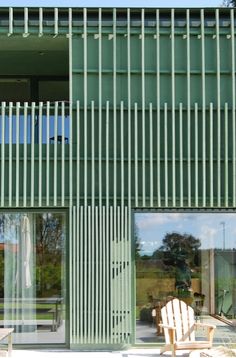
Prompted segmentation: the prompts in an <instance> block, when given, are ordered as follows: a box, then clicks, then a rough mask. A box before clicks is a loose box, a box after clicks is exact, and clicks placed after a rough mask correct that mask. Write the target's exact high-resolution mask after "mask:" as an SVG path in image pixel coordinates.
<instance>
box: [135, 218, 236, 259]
mask: <svg viewBox="0 0 236 358" xmlns="http://www.w3.org/2000/svg"><path fill="white" fill-rule="evenodd" d="M235 219H236V214H235V213H136V214H135V224H136V225H137V227H138V234H139V238H140V243H141V250H142V251H141V254H152V252H153V251H155V250H156V249H157V248H159V247H160V246H161V244H162V239H163V238H164V236H165V234H166V233H171V232H178V233H179V234H185V233H186V234H192V235H193V236H194V237H196V238H198V239H200V240H201V249H208V248H220V249H223V247H225V248H226V249H227V248H236V221H235Z"/></svg>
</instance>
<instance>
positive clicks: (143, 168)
mask: <svg viewBox="0 0 236 358" xmlns="http://www.w3.org/2000/svg"><path fill="white" fill-rule="evenodd" d="M144 21H145V12H144V9H142V10H141V24H142V25H141V77H142V206H143V207H145V206H146V148H145V146H146V141H145V135H146V134H145V129H146V126H145V105H146V101H145V32H144Z"/></svg>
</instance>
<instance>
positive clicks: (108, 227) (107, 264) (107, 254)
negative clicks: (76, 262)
mask: <svg viewBox="0 0 236 358" xmlns="http://www.w3.org/2000/svg"><path fill="white" fill-rule="evenodd" d="M105 210H106V267H105V270H106V271H105V272H106V277H105V282H106V302H107V304H106V307H107V310H106V329H107V334H106V335H107V340H106V343H107V344H109V343H111V326H110V316H111V302H110V291H111V287H110V285H109V281H110V260H111V257H110V246H111V236H110V215H109V206H106V208H105Z"/></svg>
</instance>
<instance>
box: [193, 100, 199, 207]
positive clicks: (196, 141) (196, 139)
mask: <svg viewBox="0 0 236 358" xmlns="http://www.w3.org/2000/svg"><path fill="white" fill-rule="evenodd" d="M194 119H195V207H198V178H199V171H198V160H199V158H198V141H199V134H198V123H199V118H198V104H197V103H195V104H194Z"/></svg>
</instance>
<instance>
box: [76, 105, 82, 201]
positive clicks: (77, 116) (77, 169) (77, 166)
mask: <svg viewBox="0 0 236 358" xmlns="http://www.w3.org/2000/svg"><path fill="white" fill-rule="evenodd" d="M76 125H77V127H76V128H77V132H76V180H77V181H76V202H77V207H79V206H80V134H81V133H80V101H77V102H76Z"/></svg>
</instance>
